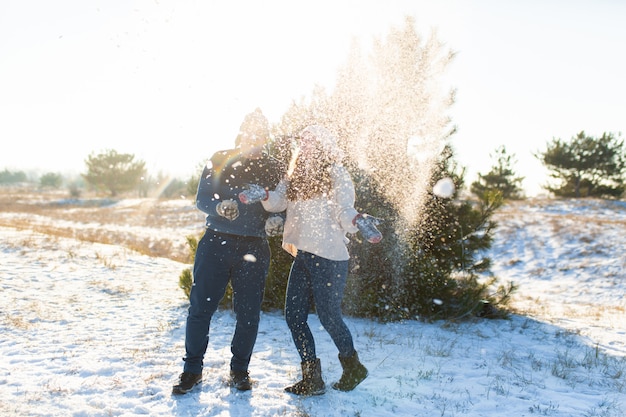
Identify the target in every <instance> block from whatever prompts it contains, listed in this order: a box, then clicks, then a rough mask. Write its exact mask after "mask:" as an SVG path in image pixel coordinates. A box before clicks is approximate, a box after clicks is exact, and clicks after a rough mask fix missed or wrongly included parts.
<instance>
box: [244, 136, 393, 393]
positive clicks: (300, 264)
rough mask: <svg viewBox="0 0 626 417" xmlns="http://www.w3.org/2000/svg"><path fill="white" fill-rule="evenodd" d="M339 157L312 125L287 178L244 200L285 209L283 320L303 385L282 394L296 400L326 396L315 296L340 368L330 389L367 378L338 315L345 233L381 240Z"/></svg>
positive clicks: (347, 387)
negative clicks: (311, 322)
mask: <svg viewBox="0 0 626 417" xmlns="http://www.w3.org/2000/svg"><path fill="white" fill-rule="evenodd" d="M341 158H342V155H341V151H340V150H339V148H338V147H337V144H336V139H335V137H334V136H333V135H332V134H331V133H330V132H329V131H328V130H327V129H325V128H324V127H321V126H309V127H307V128H306V129H304V130H303V131H302V132H301V135H300V146H299V149H298V150H297V151H296V152H295V153H294V156H293V157H292V158H291V159H292V161H291V163H290V166H289V169H288V170H287V176H286V178H285V179H283V180H282V181H281V182H280V183H279V184H278V186H277V187H276V189H275V190H274V191H267V190H265V189H263V188H262V187H260V186H257V185H251V186H250V188H249V190H247V191H245V192H243V193H241V194H240V195H239V198H240V200H241V201H242V202H243V203H246V204H250V203H253V202H255V201H261V202H262V204H263V207H264V208H265V209H266V210H267V211H270V212H281V211H283V210H285V209H286V219H285V224H284V232H283V248H284V249H285V250H286V251H287V252H289V253H290V254H291V255H292V256H294V258H295V259H294V261H293V264H292V266H291V271H290V273H289V282H288V284H287V293H286V297H285V318H286V321H287V325H288V326H289V329H290V331H291V335H292V338H293V341H294V343H295V345H296V349H297V350H298V353H299V355H300V358H301V366H302V380H301V381H299V382H297V383H296V384H294V385H292V386H289V387H287V388H285V391H287V392H290V393H293V394H298V395H319V394H323V393H324V392H325V384H324V381H323V379H322V370H321V364H320V360H319V359H318V358H317V356H316V351H315V340H314V338H313V335H312V333H311V330H310V328H309V326H308V324H307V320H308V313H309V307H310V303H309V302H310V299H311V296H312V297H313V300H314V301H315V306H316V310H317V314H318V316H319V319H320V322H321V323H322V325H323V326H324V329H325V330H326V331H327V332H328V333H329V335H330V337H331V338H332V340H333V342H334V344H335V346H336V347H337V349H338V351H339V361H340V363H341V365H342V367H343V374H342V376H341V378H340V380H339V381H338V382H336V383H334V384H333V385H332V387H333V388H334V389H337V390H341V391H351V390H353V389H354V388H355V387H356V386H357V385H358V384H359V383H361V381H363V380H364V379H365V378H366V377H367V373H368V372H367V369H366V368H365V366H363V365H362V364H361V362H360V360H359V356H358V354H357V352H356V350H355V348H354V343H353V339H352V335H351V333H350V330H349V329H348V327H347V326H346V324H345V322H344V321H343V318H342V314H341V301H342V298H343V293H344V288H345V286H346V279H347V275H348V262H349V258H350V255H349V253H348V248H347V247H346V243H347V242H348V240H347V238H346V234H347V233H356V232H357V231H361V233H362V235H363V236H364V237H365V238H366V239H367V240H368V241H369V242H371V243H378V242H379V241H380V240H381V238H382V235H381V234H380V232H379V231H378V230H377V229H376V223H377V221H376V219H375V218H373V217H370V216H367V215H361V214H359V213H358V212H357V211H356V210H355V209H354V199H355V196H354V184H353V183H352V179H351V178H350V175H349V173H348V171H347V170H346V169H345V168H344V167H343V166H342V165H341Z"/></svg>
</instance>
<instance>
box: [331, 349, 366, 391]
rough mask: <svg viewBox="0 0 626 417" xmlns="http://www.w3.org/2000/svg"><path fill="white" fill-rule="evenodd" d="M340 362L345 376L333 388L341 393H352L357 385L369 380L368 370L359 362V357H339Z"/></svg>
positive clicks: (355, 354) (355, 355)
mask: <svg viewBox="0 0 626 417" xmlns="http://www.w3.org/2000/svg"><path fill="white" fill-rule="evenodd" d="M339 362H341V367H342V368H343V374H342V375H341V378H340V379H339V381H337V382H335V383H334V384H333V388H334V389H336V390H339V391H352V390H353V389H354V388H355V387H356V386H357V385H359V384H360V383H361V381H363V380H364V379H365V378H367V369H366V368H365V366H363V364H362V363H361V362H360V361H359V355H358V354H357V353H356V352H354V355H352V356H350V357H347V358H343V357H341V355H339Z"/></svg>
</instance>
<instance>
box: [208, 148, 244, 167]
mask: <svg viewBox="0 0 626 417" xmlns="http://www.w3.org/2000/svg"><path fill="white" fill-rule="evenodd" d="M237 154H238V151H237V149H225V150H222V151H217V152H215V153H214V154H213V156H211V163H212V164H213V166H215V165H224V163H226V162H227V161H228V160H230V159H232V158H233V157H234V156H236V155H237Z"/></svg>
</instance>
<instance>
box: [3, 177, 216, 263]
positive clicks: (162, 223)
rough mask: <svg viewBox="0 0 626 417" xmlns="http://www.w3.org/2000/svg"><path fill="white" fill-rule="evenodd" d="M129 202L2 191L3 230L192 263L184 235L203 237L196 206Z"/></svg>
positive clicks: (146, 201)
mask: <svg viewBox="0 0 626 417" xmlns="http://www.w3.org/2000/svg"><path fill="white" fill-rule="evenodd" d="M131 201H132V202H133V204H130V205H118V204H116V203H117V202H118V201H116V200H111V199H109V198H106V197H99V196H95V195H94V196H89V197H87V198H81V199H69V198H68V196H67V194H64V193H60V192H58V191H36V190H28V189H15V188H5V187H3V188H0V226H4V227H11V228H15V229H18V230H32V231H35V232H38V233H42V234H45V235H48V236H53V237H65V238H73V239H78V240H81V241H87V242H96V243H103V244H115V245H119V246H123V247H126V248H128V249H131V250H134V251H137V252H139V253H142V254H146V255H149V256H156V257H164V258H169V259H173V260H175V261H179V262H189V253H188V250H187V248H186V247H185V245H184V242H185V236H186V235H187V234H189V232H188V231H189V230H190V229H191V230H197V231H198V233H200V232H201V230H202V226H203V224H204V215H203V214H202V213H201V212H199V211H198V210H196V209H195V208H194V207H193V202H192V201H187V202H186V203H188V205H187V204H183V205H181V204H169V203H171V201H169V200H159V199H153V198H146V199H136V200H131ZM132 227H137V228H146V229H154V230H155V232H156V231H158V230H159V229H161V230H162V232H161V233H154V234H153V235H151V236H141V235H138V234H136V233H133V232H131V231H129V230H128V229H129V228H132ZM125 229H126V230H125ZM164 229H167V231H163V230H164ZM168 231H169V233H168ZM178 231H180V233H179V232H178ZM154 236H160V237H158V238H156V237H154ZM163 236H166V237H163ZM181 242H182V243H181Z"/></svg>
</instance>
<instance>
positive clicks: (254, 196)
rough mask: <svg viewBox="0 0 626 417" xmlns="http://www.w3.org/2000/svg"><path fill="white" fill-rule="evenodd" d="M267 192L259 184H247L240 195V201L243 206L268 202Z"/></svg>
mask: <svg viewBox="0 0 626 417" xmlns="http://www.w3.org/2000/svg"><path fill="white" fill-rule="evenodd" d="M267 196H268V193H267V190H266V189H265V188H263V187H261V186H260V185H257V184H247V185H246V189H245V190H244V191H242V192H240V193H239V201H241V202H242V203H243V204H253V203H258V202H259V201H263V200H267Z"/></svg>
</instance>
